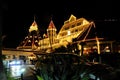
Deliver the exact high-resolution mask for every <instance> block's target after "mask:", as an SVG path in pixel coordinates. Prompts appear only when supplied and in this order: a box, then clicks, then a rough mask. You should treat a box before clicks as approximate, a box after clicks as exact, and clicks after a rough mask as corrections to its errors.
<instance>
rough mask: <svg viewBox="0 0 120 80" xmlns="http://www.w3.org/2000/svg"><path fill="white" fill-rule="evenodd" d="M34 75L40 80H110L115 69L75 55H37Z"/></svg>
mask: <svg viewBox="0 0 120 80" xmlns="http://www.w3.org/2000/svg"><path fill="white" fill-rule="evenodd" d="M35 54H36V56H37V62H36V64H35V69H34V75H35V76H36V77H37V78H38V79H40V80H84V79H85V80H91V79H92V80H109V77H108V76H110V75H111V73H112V72H113V68H112V67H111V66H109V65H106V64H99V63H93V62H89V60H87V59H86V58H84V57H83V56H79V55H77V54H73V53H48V54H46V53H45V54H44V53H43V54H40V53H35Z"/></svg>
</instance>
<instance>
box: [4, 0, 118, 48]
mask: <svg viewBox="0 0 120 80" xmlns="http://www.w3.org/2000/svg"><path fill="white" fill-rule="evenodd" d="M40 1H41V0H33V1H31V0H27V1H25V0H24V1H22V0H16V1H14V2H6V4H7V5H5V6H7V7H8V9H7V10H6V11H4V14H3V27H2V35H3V36H6V37H5V38H4V40H3V46H4V47H6V48H16V47H17V46H18V45H19V44H20V42H21V41H22V40H23V39H24V38H25V36H27V35H28V29H29V27H30V25H31V24H32V22H33V20H34V16H35V17H36V22H37V24H38V26H39V27H38V28H39V30H40V33H41V34H42V33H46V29H47V27H48V25H49V22H50V20H51V19H52V20H53V22H54V24H55V26H56V28H57V30H58V31H59V29H60V28H61V27H62V25H63V23H64V21H65V20H68V19H69V17H70V15H71V14H73V15H74V16H76V17H77V18H81V17H84V18H86V19H87V20H90V21H94V22H95V25H96V30H97V34H98V36H100V37H105V38H108V39H115V40H118V39H120V36H119V35H120V31H119V27H120V25H119V24H120V17H119V5H118V4H117V3H118V2H116V1H118V0H116V1H115V0H63V1H62V0H56V1H55V0H43V1H42V2H40Z"/></svg>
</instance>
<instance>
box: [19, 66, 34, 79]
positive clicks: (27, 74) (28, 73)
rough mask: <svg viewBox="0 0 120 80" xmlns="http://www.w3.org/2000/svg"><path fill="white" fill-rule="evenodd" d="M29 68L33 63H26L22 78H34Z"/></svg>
mask: <svg viewBox="0 0 120 80" xmlns="http://www.w3.org/2000/svg"><path fill="white" fill-rule="evenodd" d="M31 68H32V69H33V68H34V65H26V70H25V71H24V72H23V74H22V75H21V76H22V77H21V79H22V80H36V79H35V76H33V71H32V69H31Z"/></svg>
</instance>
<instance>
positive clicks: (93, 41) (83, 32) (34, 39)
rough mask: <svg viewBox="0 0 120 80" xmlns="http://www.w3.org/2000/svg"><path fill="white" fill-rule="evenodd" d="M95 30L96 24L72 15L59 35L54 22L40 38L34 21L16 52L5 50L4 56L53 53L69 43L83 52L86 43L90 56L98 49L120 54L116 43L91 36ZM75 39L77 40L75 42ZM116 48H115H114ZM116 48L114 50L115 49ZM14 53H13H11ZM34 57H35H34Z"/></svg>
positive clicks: (85, 49)
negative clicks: (82, 46) (77, 46)
mask: <svg viewBox="0 0 120 80" xmlns="http://www.w3.org/2000/svg"><path fill="white" fill-rule="evenodd" d="M94 28H95V24H94V22H92V21H91V22H90V21H88V20H86V19H85V18H78V19H77V18H76V17H75V16H74V15H71V16H70V18H69V19H68V20H66V21H64V24H63V26H62V27H61V29H60V31H59V32H58V33H57V28H56V26H55V25H54V22H53V20H51V21H50V23H49V24H48V28H47V29H46V33H44V34H43V36H40V35H41V34H40V33H39V26H38V25H37V22H36V21H35V19H34V21H33V23H32V24H31V26H30V28H29V30H28V31H29V33H28V35H27V36H26V37H25V39H24V40H23V41H22V42H21V43H20V45H18V47H17V48H16V49H14V50H10V49H8V50H3V54H8V55H10V54H13V53H14V54H13V55H16V56H21V55H25V56H29V57H30V56H31V55H33V52H34V51H38V52H43V51H44V52H51V50H54V49H55V48H59V47H61V46H65V47H66V46H67V45H68V44H69V43H72V44H73V43H77V44H78V45H79V50H81V49H82V48H81V45H80V43H81V42H85V45H84V48H83V53H84V54H89V53H91V51H92V50H96V49H98V52H99V53H101V52H120V46H119V45H118V44H120V43H117V44H115V41H104V40H103V38H99V37H98V38H96V35H93V36H92V37H91V36H90V35H91V34H92V33H91V32H92V29H94ZM93 33H94V32H93ZM74 39H77V40H76V41H74V42H73V40H74ZM113 46H114V47H113ZM113 48H114V49H113ZM10 51H13V52H10ZM33 57H34V56H33Z"/></svg>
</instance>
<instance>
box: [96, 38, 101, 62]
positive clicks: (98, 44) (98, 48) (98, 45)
mask: <svg viewBox="0 0 120 80" xmlns="http://www.w3.org/2000/svg"><path fill="white" fill-rule="evenodd" d="M96 42H97V52H98V58H99V63H101V57H100V42H99V39H98V37H97V36H96Z"/></svg>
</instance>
